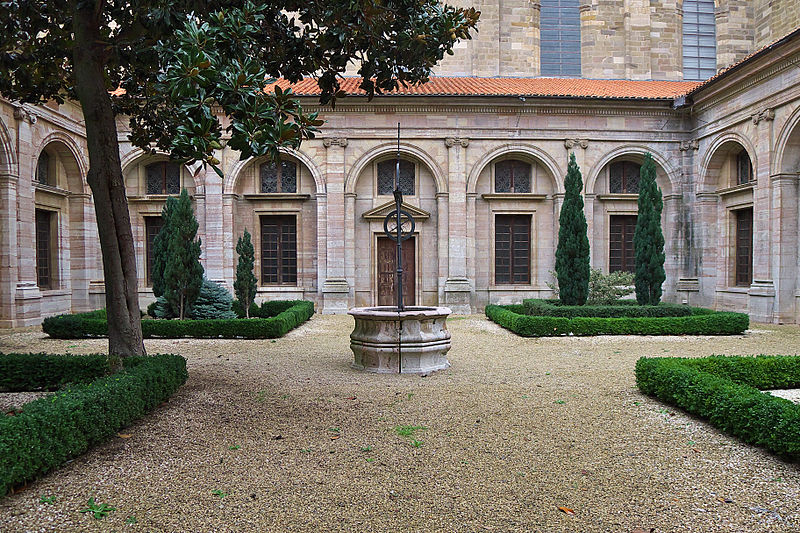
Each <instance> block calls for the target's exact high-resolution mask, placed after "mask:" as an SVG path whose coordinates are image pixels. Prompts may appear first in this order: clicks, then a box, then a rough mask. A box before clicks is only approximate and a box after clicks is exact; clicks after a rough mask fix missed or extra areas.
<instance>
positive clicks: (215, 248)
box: [195, 168, 256, 290]
mask: <svg viewBox="0 0 800 533" xmlns="http://www.w3.org/2000/svg"><path fill="white" fill-rule="evenodd" d="M195 179H196V180H198V181H199V180H203V183H204V190H205V199H204V204H205V205H204V207H205V224H204V226H205V235H204V238H203V248H204V250H205V255H206V257H205V269H206V277H207V278H208V279H209V280H210V281H216V282H217V283H225V285H227V287H228V290H232V289H233V278H231V279H226V278H225V254H224V248H225V246H224V241H225V234H224V229H225V223H224V218H225V206H224V202H223V200H222V180H221V179H220V178H219V176H217V174H216V172H214V171H213V170H212V169H210V168H209V169H208V171H207V172H205V173H204V172H202V171H201V172H199V173H198V174H197V176H196V177H195ZM231 205H232V204H231ZM198 211H199V202H198ZM247 230H248V231H249V232H250V233H251V234H252V233H253V232H254V231H256V228H247ZM229 231H230V232H231V233H232V231H233V228H232V227H230V228H229ZM239 237H240V236H239V235H231V242H232V244H233V247H234V249H233V252H234V253H233V254H232V255H231V258H232V259H233V263H232V265H233V270H234V271H235V269H236V264H235V263H236V262H237V260H238V256H237V255H236V253H235V252H236V241H237V240H238V238H239Z"/></svg>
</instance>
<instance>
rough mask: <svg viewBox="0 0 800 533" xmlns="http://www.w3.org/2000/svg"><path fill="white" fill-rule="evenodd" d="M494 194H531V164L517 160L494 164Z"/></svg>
mask: <svg viewBox="0 0 800 533" xmlns="http://www.w3.org/2000/svg"><path fill="white" fill-rule="evenodd" d="M494 192H517V193H526V192H531V164H530V163H526V162H525V161H519V160H517V159H506V160H505V161H498V162H497V163H495V165H494Z"/></svg>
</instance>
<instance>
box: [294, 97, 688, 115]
mask: <svg viewBox="0 0 800 533" xmlns="http://www.w3.org/2000/svg"><path fill="white" fill-rule="evenodd" d="M646 102H647V101H643V102H641V104H642V105H647V104H646ZM305 107H306V108H307V109H309V111H312V112H317V113H320V114H321V115H337V114H350V113H368V114H393V113H403V114H415V113H416V114H426V115H428V114H437V113H438V114H457V115H464V114H468V113H473V114H492V115H497V114H506V115H507V114H519V115H547V116H550V115H593V116H625V117H631V116H636V117H670V118H673V117H679V116H681V115H682V114H683V112H682V111H680V110H674V109H671V108H664V107H659V108H650V109H641V106H631V107H594V106H591V105H585V104H584V105H577V106H556V107H550V106H540V107H537V106H530V105H528V106H521V105H519V104H513V103H512V104H508V105H503V104H494V105H477V104H463V105H456V104H453V103H448V104H431V103H419V104H398V105H390V104H375V105H372V104H357V105H348V106H344V105H337V106H336V108H335V109H334V108H331V107H328V106H316V107H315V106H313V105H306V106H305Z"/></svg>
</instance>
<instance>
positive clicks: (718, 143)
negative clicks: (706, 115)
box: [698, 132, 758, 192]
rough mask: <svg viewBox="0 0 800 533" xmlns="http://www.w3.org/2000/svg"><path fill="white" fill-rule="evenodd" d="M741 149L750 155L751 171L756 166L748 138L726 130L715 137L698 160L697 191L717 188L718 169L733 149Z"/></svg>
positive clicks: (754, 155)
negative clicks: (698, 176) (698, 177)
mask: <svg viewBox="0 0 800 533" xmlns="http://www.w3.org/2000/svg"><path fill="white" fill-rule="evenodd" d="M737 148H738V149H739V150H741V149H742V148H744V149H745V150H746V151H747V155H748V156H750V162H751V163H752V165H753V172H754V173H755V169H756V168H758V164H757V163H758V161H757V159H756V150H755V147H754V146H753V143H751V142H750V140H749V139H747V138H746V137H744V136H743V135H740V134H739V133H736V132H726V133H723V134H721V135H719V136H718V137H716V138H715V139H714V140H713V141H712V142H711V144H710V145H709V147H708V150H706V152H705V154H703V157H702V159H701V160H700V179H699V180H698V191H699V192H702V191H715V190H717V189H719V188H721V187H720V186H719V171H720V169H721V168H722V164H723V162H724V160H725V159H726V158H727V157H728V156H729V155H730V153H731V151H732V150H733V149H737Z"/></svg>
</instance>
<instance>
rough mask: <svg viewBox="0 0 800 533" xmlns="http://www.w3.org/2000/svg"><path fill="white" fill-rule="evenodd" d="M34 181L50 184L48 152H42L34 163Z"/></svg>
mask: <svg viewBox="0 0 800 533" xmlns="http://www.w3.org/2000/svg"><path fill="white" fill-rule="evenodd" d="M36 181H38V182H39V183H41V184H42V185H50V154H48V153H47V152H42V153H41V154H39V161H38V162H37V163H36Z"/></svg>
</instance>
